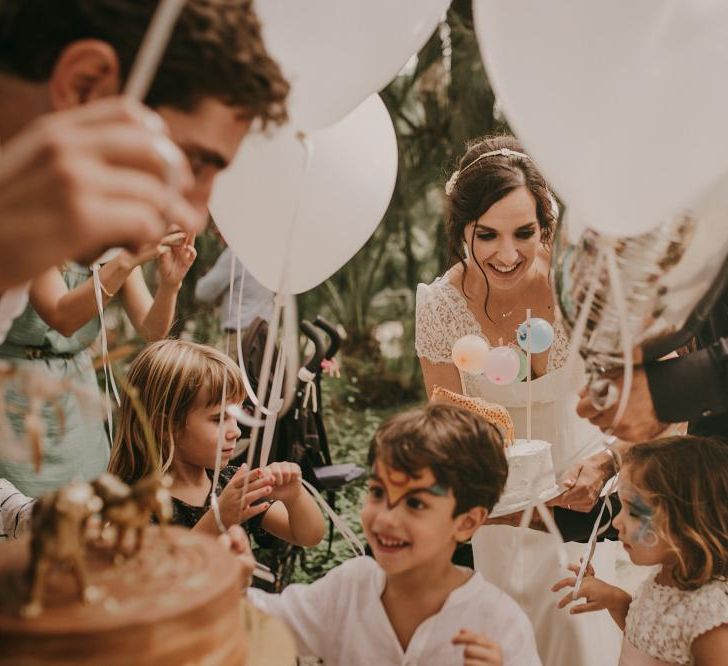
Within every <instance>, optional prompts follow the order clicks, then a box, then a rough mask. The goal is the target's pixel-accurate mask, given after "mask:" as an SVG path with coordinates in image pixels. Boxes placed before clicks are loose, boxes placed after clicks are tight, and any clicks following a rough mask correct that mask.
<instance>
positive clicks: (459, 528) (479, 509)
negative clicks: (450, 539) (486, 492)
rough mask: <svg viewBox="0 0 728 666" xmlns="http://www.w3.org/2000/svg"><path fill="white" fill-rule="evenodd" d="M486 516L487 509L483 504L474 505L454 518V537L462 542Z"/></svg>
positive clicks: (471, 534)
mask: <svg viewBox="0 0 728 666" xmlns="http://www.w3.org/2000/svg"><path fill="white" fill-rule="evenodd" d="M487 517H488V509H486V508H485V507H483V506H474V507H473V508H472V509H470V510H469V511H467V512H465V513H461V514H460V515H459V516H457V517H456V518H455V539H456V540H457V541H458V542H460V543H464V542H465V541H467V540H468V539H470V538H471V537H472V536H473V534H475V530H477V529H478V528H479V527H480V526H481V525H482V524H483V523H484V522H485V519H486V518H487Z"/></svg>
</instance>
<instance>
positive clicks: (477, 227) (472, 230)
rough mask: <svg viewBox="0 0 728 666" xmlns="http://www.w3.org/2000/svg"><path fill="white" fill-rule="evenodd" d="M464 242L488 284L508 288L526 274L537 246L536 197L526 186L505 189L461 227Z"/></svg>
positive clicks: (498, 287)
mask: <svg viewBox="0 0 728 666" xmlns="http://www.w3.org/2000/svg"><path fill="white" fill-rule="evenodd" d="M473 234H475V236H474V237H473ZM465 242H466V243H467V245H468V248H471V243H472V249H473V257H472V259H471V261H474V262H477V263H478V264H479V265H480V267H481V268H482V269H483V270H484V271H485V275H486V276H487V278H488V284H489V285H490V287H491V288H493V289H501V290H507V289H512V288H513V287H515V286H516V285H517V284H518V283H519V282H521V280H522V279H523V278H524V277H525V276H526V275H528V273H529V271H530V270H531V268H532V267H533V265H534V262H535V261H536V257H537V255H538V250H539V248H540V247H541V228H540V226H539V222H538V217H537V216H536V199H534V197H533V195H532V194H531V192H529V190H528V188H526V187H518V188H516V189H515V190H513V191H511V192H509V193H508V194H507V195H506V196H505V197H503V198H502V199H500V200H499V201H496V202H495V203H494V204H493V205H492V206H491V207H490V208H489V209H488V210H487V211H485V213H483V215H481V216H480V218H479V219H478V220H477V221H475V222H473V223H471V224H469V225H468V226H466V227H465Z"/></svg>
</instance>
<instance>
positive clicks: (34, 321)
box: [0, 264, 110, 497]
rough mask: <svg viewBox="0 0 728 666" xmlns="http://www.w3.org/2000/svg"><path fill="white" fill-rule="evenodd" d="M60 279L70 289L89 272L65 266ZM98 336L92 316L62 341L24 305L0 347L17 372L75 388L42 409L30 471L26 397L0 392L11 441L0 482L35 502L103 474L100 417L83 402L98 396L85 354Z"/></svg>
mask: <svg viewBox="0 0 728 666" xmlns="http://www.w3.org/2000/svg"><path fill="white" fill-rule="evenodd" d="M62 275H63V279H64V281H65V282H66V286H67V287H68V289H69V290H71V289H75V288H76V287H77V286H79V285H80V284H82V283H83V282H85V281H86V280H88V279H89V277H91V271H90V270H89V269H88V268H86V267H84V266H80V265H78V264H68V265H67V266H66V267H64V269H63V271H62ZM99 331H100V322H99V319H98V317H94V318H93V319H92V320H91V321H89V322H88V323H87V324H85V325H84V326H82V327H81V328H80V329H79V330H78V331H76V332H75V333H74V334H73V335H71V336H69V337H65V336H63V335H61V334H60V333H59V332H58V331H56V330H55V329H53V328H51V327H50V326H48V324H46V323H45V322H44V321H43V319H41V317H40V315H39V314H38V313H37V312H36V311H35V310H34V309H33V307H32V306H30V305H28V306H27V307H26V308H25V311H24V312H23V314H22V315H20V317H18V318H17V319H16V320H15V321H14V322H13V325H12V328H11V329H10V331H9V332H8V335H7V338H6V340H5V342H4V343H3V344H2V345H0V360H2V361H5V362H7V363H10V364H12V365H16V366H19V367H21V368H23V369H26V368H27V369H31V370H36V369H37V370H40V371H42V372H46V373H47V374H48V376H49V377H50V378H52V379H54V380H57V381H61V380H64V379H70V380H71V382H72V383H73V385H74V386H75V387H77V388H78V389H80V391H79V392H73V391H68V392H65V393H63V394H61V395H59V396H58V397H57V399H56V401H55V404H50V403H46V404H44V405H43V406H42V411H41V418H42V421H43V426H44V429H45V435H44V437H43V442H42V446H43V461H42V466H41V469H40V471H38V472H36V470H35V467H34V466H33V464H32V463H31V462H29V461H28V456H27V451H28V450H29V446H30V445H29V443H28V442H27V437H26V432H25V429H26V428H25V415H26V414H27V411H28V396H27V395H26V392H25V390H24V387H23V386H21V385H20V383H19V382H15V381H12V380H11V381H8V382H6V383H5V384H4V385H3V386H2V387H1V388H0V390H2V391H3V400H4V404H3V407H4V411H5V414H4V415H1V416H0V419H2V423H0V428H2V429H4V430H5V432H4V433H3V435H2V436H3V438H4V439H6V440H7V439H8V438H12V439H14V440H15V441H16V442H17V444H16V446H6V447H3V449H2V450H1V451H0V478H5V479H8V480H9V481H11V482H12V483H13V485H15V486H16V487H17V489H18V490H20V491H21V492H22V493H23V494H25V495H30V496H31V497H38V496H40V495H42V494H44V493H47V492H50V491H53V490H56V489H57V488H59V487H60V486H62V485H65V484H66V483H68V482H69V481H72V480H74V479H78V480H81V481H88V480H90V479H93V478H95V477H96V476H98V475H99V474H100V473H101V472H103V471H104V470H105V469H106V465H107V463H108V460H109V452H110V446H109V438H108V437H107V435H106V431H105V428H104V420H103V413H102V410H101V409H100V408H97V409H93V408H92V405H91V404H90V403H91V402H93V401H90V400H88V399H86V400H84V397H83V396H84V395H86V396H88V395H91V396H94V397H95V396H97V395H99V388H98V384H97V382H96V373H95V371H94V368H93V364H92V362H91V354H90V353H89V350H88V348H89V347H90V346H91V344H93V342H94V341H95V340H96V337H97V336H98V334H99ZM100 404H101V403H100V401H99V403H98V405H100ZM98 405H97V407H98ZM8 425H10V430H9V431H8V428H7V426H8ZM0 432H2V431H1V430H0ZM6 443H7V442H6ZM21 448H22V450H23V451H24V453H25V455H24V456H23V458H20V456H18V455H10V454H7V453H6V451H11V452H13V451H14V450H18V451H19V450H20V449H21ZM19 458H20V459H19Z"/></svg>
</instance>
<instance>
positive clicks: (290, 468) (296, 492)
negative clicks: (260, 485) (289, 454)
mask: <svg viewBox="0 0 728 666" xmlns="http://www.w3.org/2000/svg"><path fill="white" fill-rule="evenodd" d="M265 470H266V471H267V472H268V473H269V474H270V475H271V476H272V477H273V492H271V494H270V498H271V499H272V500H281V502H283V503H284V504H289V503H291V502H295V501H296V500H297V499H298V498H299V497H300V495H301V492H302V491H303V486H302V485H301V468H300V467H299V466H298V465H296V463H292V462H276V463H271V464H270V465H268V466H267V467H266V468H265Z"/></svg>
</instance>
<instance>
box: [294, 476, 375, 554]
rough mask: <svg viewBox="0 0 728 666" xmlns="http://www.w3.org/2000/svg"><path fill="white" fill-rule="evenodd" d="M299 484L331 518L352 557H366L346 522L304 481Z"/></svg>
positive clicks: (359, 542)
mask: <svg viewBox="0 0 728 666" xmlns="http://www.w3.org/2000/svg"><path fill="white" fill-rule="evenodd" d="M301 484H302V485H303V487H304V488H306V490H308V492H310V493H311V494H312V495H313V497H314V499H315V500H316V501H317V502H318V503H319V505H320V506H321V508H322V509H323V510H324V512H326V514H327V515H328V516H329V518H331V522H332V523H333V524H334V526H335V527H336V528H337V529H338V530H339V532H340V533H341V536H343V537H344V540H345V541H346V542H347V544H348V545H349V547H350V548H351V550H352V552H353V553H354V556H355V557H361V556H363V555H366V551H365V550H364V546H363V544H362V542H361V541H360V540H359V538H358V537H357V536H356V534H354V532H353V531H352V529H351V528H350V527H349V526H348V525H347V524H346V521H345V520H344V519H343V518H342V517H341V516H339V515H338V514H337V513H336V511H334V510H333V509H332V508H331V507H330V506H329V504H328V503H327V502H326V500H325V499H324V498H323V497H322V496H321V493H320V492H319V491H318V490H316V488H314V487H313V486H312V485H311V484H310V483H309V482H308V481H306V480H305V479H301Z"/></svg>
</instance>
